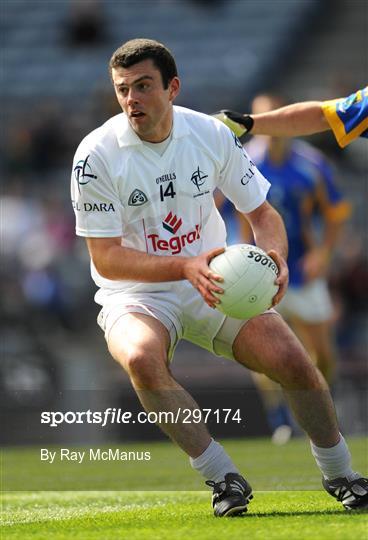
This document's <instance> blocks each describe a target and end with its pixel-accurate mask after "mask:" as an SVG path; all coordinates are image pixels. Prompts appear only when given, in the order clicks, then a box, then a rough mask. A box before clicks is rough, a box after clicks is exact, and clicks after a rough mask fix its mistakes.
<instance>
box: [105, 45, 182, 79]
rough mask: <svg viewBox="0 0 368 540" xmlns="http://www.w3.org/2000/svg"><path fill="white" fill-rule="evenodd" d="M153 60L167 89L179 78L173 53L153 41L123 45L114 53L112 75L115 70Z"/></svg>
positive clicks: (110, 63) (110, 67)
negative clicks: (173, 80)
mask: <svg viewBox="0 0 368 540" xmlns="http://www.w3.org/2000/svg"><path fill="white" fill-rule="evenodd" d="M148 59H151V60H152V62H153V64H154V65H155V67H156V68H157V69H158V70H159V71H160V73H161V77H162V83H163V86H164V88H165V89H166V88H167V87H168V85H169V82H170V81H171V80H172V79H173V78H174V77H177V75H178V71H177V68H176V64H175V60H174V57H173V55H172V54H171V52H170V51H169V49H168V48H167V47H165V45H163V44H162V43H159V42H158V41H155V40H153V39H142V38H139V39H131V40H130V41H127V42H126V43H123V44H122V45H121V46H120V47H119V48H118V49H116V51H115V52H114V53H113V55H112V57H111V59H110V62H109V71H110V75H111V72H112V69H113V68H118V67H123V68H128V67H130V66H133V65H134V64H138V62H142V61H143V60H148Z"/></svg>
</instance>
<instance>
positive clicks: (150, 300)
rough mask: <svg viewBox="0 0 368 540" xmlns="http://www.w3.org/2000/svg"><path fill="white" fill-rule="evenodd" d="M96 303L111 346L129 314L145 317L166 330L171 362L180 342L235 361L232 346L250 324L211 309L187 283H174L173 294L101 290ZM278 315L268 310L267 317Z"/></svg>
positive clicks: (96, 297) (100, 324)
mask: <svg viewBox="0 0 368 540" xmlns="http://www.w3.org/2000/svg"><path fill="white" fill-rule="evenodd" d="M95 301H96V302H97V303H98V304H100V305H102V309H101V311H100V313H99V315H98V318H97V322H98V324H99V326H100V327H101V328H102V330H103V331H104V333H105V339H106V341H107V343H108V342H109V335H110V332H111V329H112V327H113V326H114V325H115V324H116V323H117V322H118V321H119V320H121V318H122V317H123V316H124V315H126V314H127V313H143V314H144V315H148V316H150V317H153V318H155V319H157V320H159V321H160V322H161V323H162V324H163V325H164V326H165V327H166V329H167V331H168V333H169V335H170V340H171V346H170V350H169V358H170V359H171V358H172V355H173V353H174V350H175V347H176V345H177V343H178V342H179V340H180V339H186V340H187V341H190V342H192V343H195V344H196V345H199V346H200V347H202V348H204V349H207V350H208V351H210V352H212V353H214V354H216V355H218V356H224V357H225V358H230V359H234V356H233V352H232V345H233V342H234V340H235V338H236V336H237V335H238V333H239V331H240V329H241V328H242V326H243V325H244V324H245V323H246V322H247V320H239V319H233V318H231V317H226V316H225V315H224V314H223V313H221V312H220V311H218V310H217V309H212V308H210V307H209V306H208V305H207V304H206V303H205V302H204V300H203V298H202V296H201V295H200V294H199V293H198V292H197V290H196V289H194V287H193V286H192V285H191V284H190V283H189V282H188V281H179V282H175V283H174V284H173V286H172V287H171V290H170V291H164V292H154V293H146V292H144V293H129V292H126V291H120V290H112V289H99V291H97V293H96V295H95ZM271 312H273V313H275V312H274V310H269V311H268V312H266V313H271Z"/></svg>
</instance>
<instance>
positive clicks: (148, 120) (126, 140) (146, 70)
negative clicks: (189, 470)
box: [72, 39, 368, 516]
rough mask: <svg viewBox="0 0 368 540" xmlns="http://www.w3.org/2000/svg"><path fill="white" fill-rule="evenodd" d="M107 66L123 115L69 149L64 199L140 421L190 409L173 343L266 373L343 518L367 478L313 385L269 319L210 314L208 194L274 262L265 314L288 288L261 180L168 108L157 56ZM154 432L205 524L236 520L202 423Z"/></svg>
mask: <svg viewBox="0 0 368 540" xmlns="http://www.w3.org/2000/svg"><path fill="white" fill-rule="evenodd" d="M109 67H110V73H111V79H112V82H113V86H114V90H115V93H116V97H117V100H118V102H119V104H120V106H121V108H122V111H123V112H122V113H121V114H118V115H117V116H114V117H113V118H111V119H110V120H108V121H107V122H106V123H105V124H104V125H102V126H101V127H99V128H97V129H96V130H94V131H92V133H90V134H89V135H87V136H86V137H85V138H84V139H83V141H82V142H81V144H80V145H79V147H78V149H77V152H76V155H75V160H74V165H73V175H72V199H73V206H74V210H75V215H76V232H77V234H78V235H80V236H83V237H85V238H86V242H87V246H88V250H89V253H90V256H91V270H92V277H93V279H94V281H95V283H96V284H97V286H98V287H99V290H98V292H97V293H96V296H95V300H96V302H97V303H98V304H100V305H101V312H100V314H99V317H98V322H99V325H100V326H101V328H102V329H103V331H104V333H105V338H106V341H107V345H108V348H109V351H110V353H111V355H112V356H113V357H114V359H115V360H116V361H117V362H119V363H120V364H121V366H122V367H123V368H124V369H125V370H126V372H127V373H128V375H129V377H130V380H131V383H132V385H133V387H134V389H135V390H136V392H137V395H138V397H139V399H140V401H141V403H142V406H143V407H144V409H145V410H146V411H147V412H150V411H156V412H159V411H173V412H174V413H177V412H178V411H179V410H183V409H197V408H198V405H197V404H196V403H195V401H194V400H193V398H192V397H191V396H190V395H189V394H188V393H187V392H186V391H185V390H184V388H182V387H181V386H180V385H179V384H178V383H177V382H176V381H175V379H174V378H173V377H172V375H171V372H170V361H171V359H172V356H173V352H174V349H175V346H176V344H177V343H178V341H179V340H180V339H182V338H184V339H187V340H189V341H191V342H193V343H196V344H197V345H199V346H201V347H203V348H205V349H207V350H209V351H212V352H214V353H215V354H217V355H221V356H224V357H227V358H230V359H234V360H236V361H237V362H239V363H240V364H242V365H244V366H245V367H247V368H249V369H251V370H254V371H258V372H260V373H265V374H266V375H267V376H268V377H270V378H272V379H273V380H275V381H277V382H278V383H279V384H280V385H281V386H282V388H283V390H284V392H285V394H286V395H287V398H288V400H289V402H290V405H291V407H292V410H293V413H294V415H295V417H296V419H297V421H298V422H299V424H300V426H301V427H302V428H303V429H304V430H305V431H306V433H307V434H308V436H309V438H310V441H311V446H312V453H313V455H314V457H315V459H316V463H317V465H318V467H319V468H320V470H321V473H322V476H323V484H324V486H325V489H326V490H327V491H328V492H329V493H330V494H331V495H333V496H334V497H336V498H337V499H338V500H339V501H341V502H342V503H343V505H344V506H345V507H346V508H349V509H350V508H351V509H352V508H361V507H363V506H364V505H366V504H367V501H368V481H367V480H366V479H364V478H362V477H361V476H360V475H359V474H357V473H355V472H353V470H352V468H351V457H350V453H349V450H348V447H347V445H346V442H345V440H344V438H343V437H342V435H341V434H340V433H339V429H338V425H337V420H336V417H335V412H334V407H333V403H332V400H331V396H330V393H329V390H328V387H327V385H326V383H325V381H324V378H323V377H322V376H321V374H320V372H319V371H318V370H317V369H316V368H315V367H314V366H313V365H312V363H311V362H310V360H309V358H308V356H307V354H306V352H305V350H304V349H303V347H302V346H301V344H300V343H299V341H298V340H297V338H296V337H295V335H294V334H293V333H292V332H291V330H290V329H289V327H288V326H287V325H286V323H285V322H284V321H283V320H282V318H281V317H280V316H279V315H278V314H277V313H275V312H274V311H273V310H269V311H267V312H266V313H264V314H262V315H260V316H258V317H254V318H253V319H251V320H245V321H240V320H237V319H231V318H230V317H226V316H224V315H223V314H222V313H220V312H219V311H218V310H216V309H214V308H215V307H216V304H217V302H218V299H217V297H216V296H214V294H213V293H214V292H221V290H222V289H221V276H218V275H216V274H214V273H213V272H211V270H210V268H209V266H208V263H209V261H210V260H211V258H213V257H214V256H215V255H217V254H219V253H221V252H222V251H223V249H224V247H225V237H226V231H225V226H224V223H223V221H222V219H221V218H220V216H219V214H218V212H217V210H216V207H215V204H214V200H213V192H214V190H215V189H216V188H218V189H220V190H221V191H222V192H223V193H224V195H225V196H226V197H227V198H229V199H230V200H231V201H232V202H233V203H234V204H235V205H236V207H237V209H238V210H239V211H240V212H242V213H244V214H245V215H246V217H247V219H248V221H249V223H250V225H251V227H252V230H253V234H254V237H255V239H256V242H257V245H259V246H260V247H261V248H263V249H264V250H265V251H266V252H268V253H269V254H270V255H271V256H272V257H273V259H274V260H275V262H276V263H277V265H278V267H279V275H278V278H277V281H276V283H277V285H278V286H279V289H278V292H277V294H276V296H275V297H274V304H275V305H276V304H277V303H278V302H279V301H280V300H281V298H282V297H283V295H284V293H285V291H286V288H287V281H288V269H287V265H286V262H285V259H286V257H287V239H286V234H285V228H284V225H283V222H282V219H281V217H280V216H279V214H278V213H277V212H276V211H275V210H274V209H273V208H272V206H271V205H270V204H269V203H268V202H267V201H266V196H267V191H268V188H269V183H268V182H267V180H266V179H265V178H264V177H263V176H262V175H261V173H260V172H259V171H258V170H257V169H256V167H255V166H254V165H253V164H252V162H251V161H250V160H249V158H248V156H247V154H246V153H245V151H244V149H243V148H242V145H241V144H240V143H239V141H238V139H237V138H236V137H234V136H233V134H232V132H231V131H230V130H229V129H228V128H227V127H226V126H224V125H223V124H222V123H221V122H219V121H218V120H216V119H214V118H212V117H210V116H206V115H204V114H200V113H198V112H194V111H192V110H189V109H186V108H183V107H178V106H174V105H173V103H174V100H175V98H176V97H177V95H178V93H179V90H180V80H179V78H178V74H177V69H176V65H175V61H174V58H173V57H172V55H171V53H170V51H169V50H168V49H167V48H166V47H165V46H164V45H162V44H160V43H158V42H156V41H153V40H148V39H134V40H131V41H128V42H126V43H124V44H123V45H122V46H121V47H119V49H117V50H116V51H115V52H114V54H113V55H112V58H111V60H110V64H109ZM245 177H247V179H249V182H244V181H243V182H242V181H241V180H242V179H244V178H245ZM160 427H161V428H162V430H163V431H164V432H165V433H166V434H167V435H168V436H169V437H170V438H171V439H172V440H173V441H174V442H175V443H176V444H178V445H179V446H180V447H181V448H182V449H183V450H184V451H185V452H186V453H187V454H188V456H189V458H190V462H191V465H192V467H193V468H194V469H196V470H197V471H198V472H199V473H200V474H201V475H202V476H203V477H204V478H205V479H206V480H207V484H208V485H210V486H211V487H212V488H213V508H214V513H215V515H216V516H230V515H236V514H241V513H243V512H245V511H246V509H247V505H248V502H249V500H250V499H251V493H252V490H251V487H250V485H249V483H248V482H247V481H246V480H245V479H244V478H243V476H241V474H240V472H239V470H238V469H237V467H236V466H235V464H234V463H233V461H232V460H231V458H230V457H229V456H228V455H227V454H226V452H225V450H224V449H223V447H222V446H221V445H220V444H219V443H218V442H216V441H214V440H213V439H212V438H211V435H210V434H209V432H208V430H207V427H206V425H205V424H204V423H198V424H197V423H192V424H186V423H179V424H175V423H166V424H161V425H160ZM249 474H250V475H251V464H249Z"/></svg>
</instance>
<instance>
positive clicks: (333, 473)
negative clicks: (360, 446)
mask: <svg viewBox="0 0 368 540" xmlns="http://www.w3.org/2000/svg"><path fill="white" fill-rule="evenodd" d="M311 448H312V454H313V456H314V458H315V460H316V463H317V466H318V467H319V468H320V470H321V473H322V474H323V476H324V477H325V478H326V479H327V480H334V479H335V478H348V480H353V479H354V477H355V476H356V475H355V474H354V473H353V470H352V468H351V454H350V452H349V448H348V446H347V444H346V442H345V439H344V437H343V436H342V435H341V433H340V440H339V442H338V443H337V444H336V445H335V446H332V447H331V448H319V447H318V446H315V445H314V444H313V443H312V442H311Z"/></svg>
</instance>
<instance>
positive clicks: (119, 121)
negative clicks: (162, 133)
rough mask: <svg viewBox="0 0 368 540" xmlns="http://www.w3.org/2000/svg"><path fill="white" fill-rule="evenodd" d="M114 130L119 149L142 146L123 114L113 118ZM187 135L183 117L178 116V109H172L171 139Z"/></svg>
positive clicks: (188, 131)
mask: <svg viewBox="0 0 368 540" xmlns="http://www.w3.org/2000/svg"><path fill="white" fill-rule="evenodd" d="M114 128H115V133H116V138H117V140H118V143H119V146H120V148H123V147H127V146H138V145H141V144H143V143H142V141H141V139H140V138H139V137H138V135H137V134H136V133H135V131H134V130H133V129H132V128H131V126H130V124H129V121H128V118H127V116H126V115H125V114H124V113H121V114H118V115H117V116H115V117H114ZM189 133H190V129H189V126H188V124H187V122H186V120H185V117H184V115H182V114H179V110H178V108H177V107H174V126H173V135H172V136H173V139H179V138H181V137H184V136H186V135H189Z"/></svg>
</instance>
